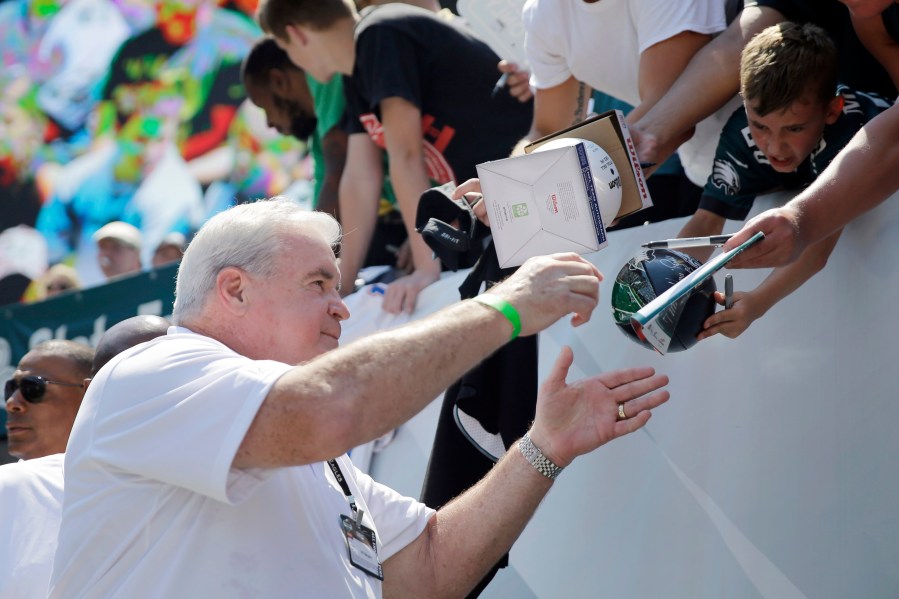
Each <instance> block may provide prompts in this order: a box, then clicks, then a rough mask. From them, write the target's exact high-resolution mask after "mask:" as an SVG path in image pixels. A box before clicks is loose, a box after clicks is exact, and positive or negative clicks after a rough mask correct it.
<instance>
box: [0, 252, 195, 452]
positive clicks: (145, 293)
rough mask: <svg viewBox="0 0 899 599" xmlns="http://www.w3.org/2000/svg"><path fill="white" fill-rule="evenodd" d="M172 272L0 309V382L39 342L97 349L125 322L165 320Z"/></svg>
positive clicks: (2, 422) (1, 428)
mask: <svg viewBox="0 0 899 599" xmlns="http://www.w3.org/2000/svg"><path fill="white" fill-rule="evenodd" d="M177 271H178V266H177V264H172V265H171V266H164V267H162V268H159V269H157V270H153V271H150V272H142V273H140V274H136V275H132V276H129V277H125V278H122V279H120V280H117V281H114V282H112V283H107V284H105V285H101V286H99V287H91V288H90V289H83V290H77V291H70V292H67V293H65V294H62V295H59V296H57V297H53V298H51V299H48V300H45V301H42V302H37V303H34V304H12V305H9V306H5V307H3V308H0V311H2V318H0V375H2V376H0V381H6V380H7V379H9V378H10V376H11V375H12V373H13V372H15V370H16V365H17V364H18V363H19V360H20V359H21V358H22V356H24V355H25V354H26V353H28V351H29V350H30V349H31V348H32V347H34V346H35V345H37V344H38V343H41V342H42V341H47V340H49V339H72V340H73V341H80V342H81V343H86V344H88V345H90V346H91V347H96V345H97V341H99V339H100V336H101V335H103V333H104V332H105V331H106V329H108V328H109V327H111V326H112V325H114V324H115V323H117V322H119V321H122V320H125V319H126V318H130V317H132V316H137V315H139V314H154V315H156V316H169V315H170V314H171V313H172V304H173V303H174V301H175V274H176V273H177ZM0 437H2V438H5V437H6V411H5V410H4V411H2V412H0Z"/></svg>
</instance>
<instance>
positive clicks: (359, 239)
mask: <svg viewBox="0 0 899 599" xmlns="http://www.w3.org/2000/svg"><path fill="white" fill-rule="evenodd" d="M382 181H383V180H382V179H379V178H374V177H372V178H366V177H362V176H360V175H358V174H354V173H353V172H352V171H350V170H347V171H346V172H344V177H343V180H342V181H341V183H340V198H339V202H340V213H341V221H340V224H341V227H342V229H343V239H342V241H341V243H340V275H341V285H342V286H343V292H344V294H346V293H350V292H352V291H353V285H354V283H355V279H356V275H357V274H358V273H359V269H360V268H362V265H363V264H364V262H365V255H366V254H367V253H368V247H369V245H371V240H372V237H374V232H375V227H376V226H377V223H378V203H379V201H380V198H379V197H378V196H379V195H380V191H381V186H382V184H383V183H382Z"/></svg>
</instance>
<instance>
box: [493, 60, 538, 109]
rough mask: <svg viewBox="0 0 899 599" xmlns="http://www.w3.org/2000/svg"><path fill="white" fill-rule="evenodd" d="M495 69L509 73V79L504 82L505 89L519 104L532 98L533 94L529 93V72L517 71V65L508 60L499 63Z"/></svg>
mask: <svg viewBox="0 0 899 599" xmlns="http://www.w3.org/2000/svg"><path fill="white" fill-rule="evenodd" d="M496 68H497V69H499V71H500V72H502V73H509V78H508V79H507V80H506V88H507V89H508V90H509V95H510V96H512V97H513V98H515V99H516V100H518V101H519V102H527V101H528V100H530V99H531V98H533V97H534V92H533V91H531V84H530V79H531V73H530V72H528V71H526V70H524V69H519V68H518V65H517V64H515V63H514V62H509V61H508V60H501V61H499V64H498V65H496Z"/></svg>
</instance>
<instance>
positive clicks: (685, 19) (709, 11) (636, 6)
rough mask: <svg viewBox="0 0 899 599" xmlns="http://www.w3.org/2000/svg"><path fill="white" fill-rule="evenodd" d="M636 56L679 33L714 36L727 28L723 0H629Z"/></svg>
mask: <svg viewBox="0 0 899 599" xmlns="http://www.w3.org/2000/svg"><path fill="white" fill-rule="evenodd" d="M629 2H630V10H631V18H632V19H633V21H634V26H635V30H636V33H637V47H638V49H639V52H640V54H643V52H645V51H646V49H647V48H649V47H650V46H654V45H655V44H658V43H659V42H663V41H665V40H667V39H669V38H672V37H674V36H675V35H678V34H679V33H683V32H684V31H695V32H696V33H703V34H709V35H711V34H715V33H719V32H721V31H724V29H725V28H726V27H727V23H726V18H725V1H724V0H678V1H677V2H672V1H671V0H629Z"/></svg>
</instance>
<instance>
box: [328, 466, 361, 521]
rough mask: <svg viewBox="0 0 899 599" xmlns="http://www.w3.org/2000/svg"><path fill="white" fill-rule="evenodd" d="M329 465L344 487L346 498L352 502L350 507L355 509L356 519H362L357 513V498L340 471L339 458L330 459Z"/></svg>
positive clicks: (338, 482) (341, 486)
mask: <svg viewBox="0 0 899 599" xmlns="http://www.w3.org/2000/svg"><path fill="white" fill-rule="evenodd" d="M328 466H330V467H331V472H333V473H334V478H336V479H337V484H339V485H340V488H341V489H343V494H344V495H346V500H347V501H348V502H349V504H350V509H351V510H353V516H355V517H356V520H357V521H358V520H361V518H360V517H359V515H357V514H356V498H355V497H353V494H352V493H351V492H350V486H349V485H348V484H347V482H346V479H345V478H344V477H343V472H341V471H340V466H338V465H337V460H328Z"/></svg>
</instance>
